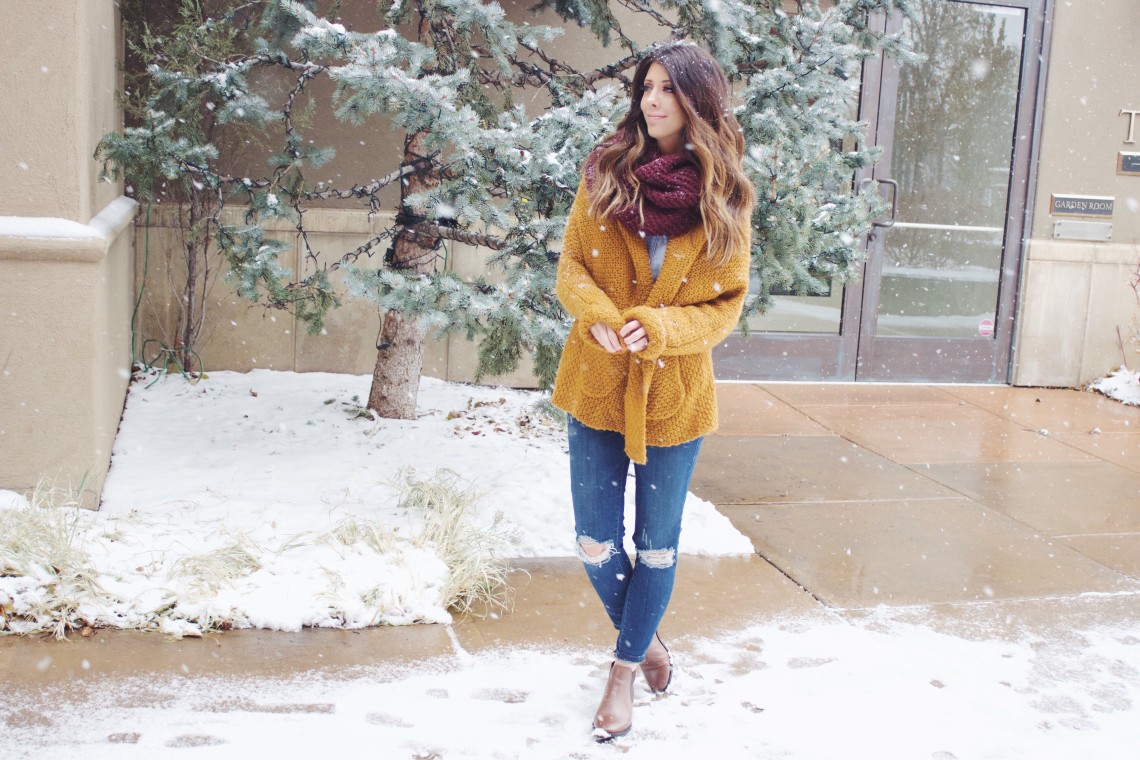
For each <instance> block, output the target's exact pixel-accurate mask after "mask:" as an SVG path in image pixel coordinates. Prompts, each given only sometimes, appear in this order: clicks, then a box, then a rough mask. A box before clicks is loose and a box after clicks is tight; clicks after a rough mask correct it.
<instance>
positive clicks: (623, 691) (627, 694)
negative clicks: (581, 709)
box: [594, 662, 637, 742]
mask: <svg viewBox="0 0 1140 760" xmlns="http://www.w3.org/2000/svg"><path fill="white" fill-rule="evenodd" d="M636 673H637V671H635V670H634V669H633V668H627V667H625V666H624V665H618V664H617V663H616V662H615V663H613V664H612V665H610V678H609V680H608V681H606V690H605V692H604V693H603V694H602V702H601V704H599V705H598V712H597V714H596V715H594V738H595V739H597V740H598V741H599V742H608V741H609V740H610V739H615V738H617V737H619V736H625V735H626V734H628V733H629V729H631V728H633V678H634V676H635V675H636Z"/></svg>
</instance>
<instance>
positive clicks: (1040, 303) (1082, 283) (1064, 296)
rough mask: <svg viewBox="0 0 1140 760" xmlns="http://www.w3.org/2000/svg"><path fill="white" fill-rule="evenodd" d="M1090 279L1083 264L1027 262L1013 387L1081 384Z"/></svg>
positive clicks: (1033, 260) (1031, 260) (1024, 273)
mask: <svg viewBox="0 0 1140 760" xmlns="http://www.w3.org/2000/svg"><path fill="white" fill-rule="evenodd" d="M1089 277H1090V273H1089V268H1088V266H1087V265H1085V264H1079V263H1071V262H1062V261H1047V260H1046V261H1041V260H1036V259H1033V258H1031V259H1030V260H1029V262H1028V263H1027V265H1026V267H1025V270H1024V271H1023V273H1022V278H1023V284H1024V300H1023V301H1022V309H1021V315H1020V318H1019V320H1018V336H1017V353H1016V359H1015V366H1014V372H1013V376H1014V380H1013V382H1014V385H1044V386H1063V387H1068V386H1074V385H1076V384H1077V383H1079V382H1080V370H1081V356H1082V353H1083V350H1084V337H1085V336H1084V329H1085V318H1084V316H1085V313H1086V310H1087V309H1088V294H1089Z"/></svg>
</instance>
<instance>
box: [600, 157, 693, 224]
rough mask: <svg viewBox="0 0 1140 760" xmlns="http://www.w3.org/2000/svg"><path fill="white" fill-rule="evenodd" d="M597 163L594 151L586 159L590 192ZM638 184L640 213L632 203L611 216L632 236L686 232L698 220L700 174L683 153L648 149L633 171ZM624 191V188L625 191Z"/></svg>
mask: <svg viewBox="0 0 1140 760" xmlns="http://www.w3.org/2000/svg"><path fill="white" fill-rule="evenodd" d="M597 162H598V150H597V149H595V150H594V152H593V153H591V154H590V157H589V158H588V159H586V188H587V189H590V190H592V189H593V185H594V177H595V174H596V168H597ZM633 174H634V176H636V177H637V179H638V181H639V182H640V183H641V188H640V194H641V200H642V209H641V211H643V212H644V214H645V222H644V224H643V223H642V220H641V213H640V212H639V209H638V207H637V204H636V203H633V204H630V205H629V206H626V207H625V208H622V209H618V210H617V211H616V212H614V216H615V217H616V218H617V220H618V221H619V222H621V224H622V226H623V227H625V228H626V229H627V230H629V231H630V232H632V233H634V234H641V233H644V234H645V235H668V236H670V237H672V236H675V235H680V234H682V233H685V232H688V231H689V230H691V229H692V228H693V227H695V226H697V225H698V224H699V223H700V221H701V175H700V172H699V171H698V169H697V167H696V166H695V165H694V164H693V163H692V161H690V160H689V157H688V155H687V154H686V153H685V152H683V151H682V152H679V153H669V154H662V153H660V152H658V151H657V149H656V148H652V149H651V150H650V151H649V152H647V153H646V155H645V156H644V157H643V162H642V163H641V164H640V165H639V166H638V167H637V168H636V169H634V170H633ZM627 190H628V188H627Z"/></svg>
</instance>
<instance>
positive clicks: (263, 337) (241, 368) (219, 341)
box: [198, 288, 296, 372]
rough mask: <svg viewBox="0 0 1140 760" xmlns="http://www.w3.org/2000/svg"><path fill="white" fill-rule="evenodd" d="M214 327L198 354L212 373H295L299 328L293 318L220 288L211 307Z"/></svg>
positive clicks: (230, 290)
mask: <svg viewBox="0 0 1140 760" xmlns="http://www.w3.org/2000/svg"><path fill="white" fill-rule="evenodd" d="M207 308H208V309H209V312H210V324H211V327H210V329H209V331H208V333H207V332H205V331H204V332H203V336H204V337H203V339H202V341H201V347H200V348H199V350H198V353H199V354H201V356H202V361H203V363H204V364H205V366H206V371H207V372H209V371H210V370H212V369H213V370H222V369H224V370H233V371H235V372H248V371H249V370H251V369H277V370H292V369H293V368H294V362H295V356H294V349H295V336H296V325H295V320H294V319H293V316H292V315H291V314H289V313H288V312H285V311H275V310H272V309H265V308H264V307H262V306H260V305H258V304H254V303H250V302H249V301H247V300H245V299H244V298H241V297H240V296H238V295H237V294H236V293H235V292H234V291H233V290H232V289H223V288H216V289H215V290H214V291H213V297H212V298H211V299H210V302H209V304H208V306H207Z"/></svg>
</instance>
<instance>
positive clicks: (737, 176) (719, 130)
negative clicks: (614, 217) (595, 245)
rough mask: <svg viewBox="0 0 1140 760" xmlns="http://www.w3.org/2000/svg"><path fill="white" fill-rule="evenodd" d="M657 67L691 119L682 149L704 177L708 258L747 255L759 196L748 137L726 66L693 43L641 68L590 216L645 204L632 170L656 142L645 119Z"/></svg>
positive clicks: (658, 51)
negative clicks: (648, 80) (644, 104)
mask: <svg viewBox="0 0 1140 760" xmlns="http://www.w3.org/2000/svg"><path fill="white" fill-rule="evenodd" d="M654 63H659V64H661V66H663V67H664V69H665V71H666V72H668V74H669V79H670V81H671V82H672V85H673V92H674V93H675V95H676V96H677V102H678V104H679V105H680V107H681V111H682V113H683V114H684V116H685V127H684V130H683V131H682V133H681V143H682V145H684V148H683V150H685V151H686V152H687V154H688V156H689V158H690V159H691V160H692V162H693V163H694V164H695V165H696V166H697V168H698V170H699V171H700V175H701V204H700V208H701V219H702V220H703V223H704V228H705V237H706V239H707V240H708V255H709V258H710V259H717V260H719V262H720V263H724V262H726V261H728V260H729V258H731V257H732V256H733V255H736V254H741V253H742V254H744V255H748V253H749V251H748V241H749V228H750V227H751V225H752V206H753V204H755V202H756V190H755V188H753V186H752V183H751V182H749V180H748V177H747V176H746V175H745V174H744V168H743V165H742V159H743V157H744V136H743V134H742V133H741V129H740V124H739V123H738V122H737V121H736V117H735V116H733V115H732V109H731V107H730V105H729V93H728V80H727V79H726V78H725V76H724V72H723V71H722V70H721V68H720V65H719V64H718V63H717V62H716V59H715V58H713V57H712V56H711V55H709V54H708V53H707V52H705V51H704V50H702V49H701V48H699V47H697V46H696V45H694V44H692V43H689V42H677V43H670V44H667V45H663V46H661V47H659V48H655V49H654V50H652V51H650V53H649V54H648V55H646V56H645V58H643V59H642V60H641V63H639V64H638V66H637V71H636V72H635V73H634V75H633V94H632V100H631V102H630V107H629V113H627V114H626V115H625V117H624V118H623V119H622V120H621V122H619V123H618V126H617V130H616V131H615V132H614V134H612V135H610V136H609V137H607V138H606V139H605V140H603V141H602V143H601V147H600V148H599V149H598V155H597V161H596V164H595V168H594V176H595V180H594V182H593V187H592V188H591V192H590V214H592V215H593V216H596V217H599V218H602V217H607V216H609V215H610V214H612V213H613V212H614V211H616V210H618V209H622V208H625V207H627V206H629V205H633V204H637V205H640V203H641V197H640V187H641V183H640V182H639V181H638V179H637V177H636V176H635V175H634V173H633V171H634V169H636V168H637V167H638V166H640V165H641V164H642V163H643V162H644V160H645V156H646V154H647V153H648V152H649V151H650V149H651V148H652V147H653V146H654V143H655V142H656V141H655V140H654V139H653V138H652V137H650V136H649V131H648V128H647V127H646V125H645V116H644V115H643V114H642V112H641V95H642V88H643V86H644V84H645V76H646V74H647V73H648V72H649V67H650V66H652V65H653V64H654Z"/></svg>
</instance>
